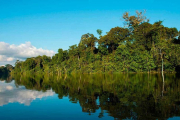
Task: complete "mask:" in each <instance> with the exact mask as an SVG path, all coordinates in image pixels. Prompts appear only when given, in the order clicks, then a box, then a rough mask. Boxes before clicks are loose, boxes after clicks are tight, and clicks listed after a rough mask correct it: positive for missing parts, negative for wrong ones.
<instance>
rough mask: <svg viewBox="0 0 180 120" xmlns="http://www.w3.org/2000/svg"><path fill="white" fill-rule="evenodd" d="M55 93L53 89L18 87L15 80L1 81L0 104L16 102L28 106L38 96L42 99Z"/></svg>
mask: <svg viewBox="0 0 180 120" xmlns="http://www.w3.org/2000/svg"><path fill="white" fill-rule="evenodd" d="M54 94H55V93H54V92H53V91H52V90H47V91H46V92H42V91H34V90H28V89H26V88H25V87H24V86H20V87H18V88H17V87H16V86H15V84H14V81H13V82H11V83H5V82H2V81H0V106H3V105H5V104H9V103H14V102H18V103H21V104H24V105H27V106H28V105H30V103H31V102H32V101H33V100H35V99H37V98H40V99H41V98H43V97H47V96H53V95H54Z"/></svg>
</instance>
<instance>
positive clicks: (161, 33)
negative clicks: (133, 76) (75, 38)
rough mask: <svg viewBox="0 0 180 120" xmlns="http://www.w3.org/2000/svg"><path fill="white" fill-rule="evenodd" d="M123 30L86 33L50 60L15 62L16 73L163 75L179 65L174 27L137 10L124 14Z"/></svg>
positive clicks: (178, 36) (178, 38) (179, 37)
mask: <svg viewBox="0 0 180 120" xmlns="http://www.w3.org/2000/svg"><path fill="white" fill-rule="evenodd" d="M123 19H124V21H125V24H126V27H125V28H122V27H114V28H112V29H110V31H109V32H107V34H106V35H104V36H102V30H100V29H97V33H98V34H99V39H98V38H96V37H95V36H94V35H93V34H90V33H87V34H84V35H82V36H81V39H80V42H79V44H78V45H72V46H70V47H69V49H68V50H63V49H59V50H58V53H56V54H55V55H54V56H52V58H50V57H47V56H45V55H44V56H37V57H35V58H28V59H26V61H23V62H22V61H17V62H16V64H15V69H14V72H15V73H16V72H17V73H22V74H23V73H33V72H35V73H43V72H44V73H48V74H58V75H60V74H66V73H105V72H110V73H111V72H160V71H161V70H162V69H163V71H166V72H175V70H176V72H179V71H177V70H178V68H179V66H180V62H179V61H180V42H179V41H180V32H178V30H177V29H176V28H168V27H165V26H163V25H162V21H157V22H155V23H154V24H151V23H149V20H148V19H147V18H146V17H145V16H144V13H143V12H138V11H136V15H134V16H130V15H129V13H127V12H126V13H125V14H124V15H123Z"/></svg>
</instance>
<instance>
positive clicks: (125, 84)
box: [14, 74, 180, 120]
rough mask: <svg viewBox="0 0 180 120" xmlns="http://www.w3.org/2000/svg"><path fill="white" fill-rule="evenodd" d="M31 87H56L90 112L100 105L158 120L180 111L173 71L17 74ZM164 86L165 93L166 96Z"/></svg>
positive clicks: (119, 115)
mask: <svg viewBox="0 0 180 120" xmlns="http://www.w3.org/2000/svg"><path fill="white" fill-rule="evenodd" d="M14 78H15V82H16V84H17V85H24V86H25V87H26V88H27V89H35V90H43V91H46V90H49V89H52V90H53V91H55V92H56V93H57V94H58V97H59V98H60V99H62V98H63V97H64V96H68V97H69V101H71V102H72V103H79V104H80V106H81V107H82V112H87V113H88V114H89V115H91V114H93V113H95V112H97V110H98V109H100V113H99V116H98V117H99V118H102V117H103V116H104V113H105V112H107V113H108V114H109V115H110V116H113V117H114V118H115V119H134V120H156V119H162V120H164V119H168V118H169V117H173V116H179V115H180V106H179V105H180V95H179V93H180V89H179V85H180V79H179V77H177V76H176V75H173V74H165V81H162V76H161V74H151V75H149V74H114V75H109V74H108V75H105V74H102V75H101V74H100V75H69V76H67V75H64V76H46V75H41V76H33V75H31V76H15V77H14ZM162 90H163V96H162Z"/></svg>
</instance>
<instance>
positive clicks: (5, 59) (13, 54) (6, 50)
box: [0, 42, 55, 65]
mask: <svg viewBox="0 0 180 120" xmlns="http://www.w3.org/2000/svg"><path fill="white" fill-rule="evenodd" d="M54 54H55V52H54V51H52V50H45V49H42V48H36V47H34V46H33V45H31V42H26V43H25V44H20V45H14V44H12V45H10V44H8V43H5V42H0V65H4V64H14V63H15V61H16V60H24V59H26V58H29V57H36V56H38V55H47V56H50V57H52V56H53V55H54Z"/></svg>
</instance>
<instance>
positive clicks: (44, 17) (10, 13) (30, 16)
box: [0, 0, 180, 54]
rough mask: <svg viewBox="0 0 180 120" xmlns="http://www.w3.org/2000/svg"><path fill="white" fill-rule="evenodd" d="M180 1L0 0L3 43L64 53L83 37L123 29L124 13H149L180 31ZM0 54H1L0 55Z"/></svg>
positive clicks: (156, 19)
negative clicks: (98, 31)
mask: <svg viewBox="0 0 180 120" xmlns="http://www.w3.org/2000/svg"><path fill="white" fill-rule="evenodd" d="M179 3H180V1H178V0H171V1H170V0H157V1H155V0H151V1H149V0H148V1H147V0H136V1H134V0H128V1H125V0H123V1H122V0H0V42H5V43H8V44H9V45H12V44H15V45H17V46H18V45H20V44H25V43H26V42H30V43H31V45H32V46H34V47H36V48H37V49H39V48H42V49H46V50H53V51H54V52H57V51H58V49H59V48H63V49H64V50H66V49H68V48H69V46H71V45H74V44H78V43H79V41H80V38H81V35H83V34H85V33H93V34H95V36H98V35H97V34H96V30H97V29H102V30H103V33H104V34H105V33H106V32H108V31H109V30H110V29H111V28H113V27H116V26H120V27H123V20H122V14H123V13H124V12H126V11H128V12H130V14H131V15H134V14H135V11H136V10H146V16H147V18H149V19H150V23H153V22H155V21H158V20H163V21H164V22H163V24H164V26H167V27H176V28H177V29H178V30H180V22H179V20H180V9H179ZM0 54H1V53H0Z"/></svg>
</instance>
